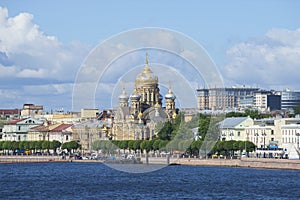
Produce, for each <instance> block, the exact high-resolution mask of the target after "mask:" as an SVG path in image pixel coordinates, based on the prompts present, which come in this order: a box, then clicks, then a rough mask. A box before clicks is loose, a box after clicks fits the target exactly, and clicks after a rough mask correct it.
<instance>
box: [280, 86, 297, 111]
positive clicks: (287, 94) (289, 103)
mask: <svg viewBox="0 0 300 200" xmlns="http://www.w3.org/2000/svg"><path fill="white" fill-rule="evenodd" d="M280 93H281V108H282V109H285V110H288V109H293V108H294V107H296V106H298V105H300V92H299V91H292V90H289V89H285V90H283V91H282V92H280Z"/></svg>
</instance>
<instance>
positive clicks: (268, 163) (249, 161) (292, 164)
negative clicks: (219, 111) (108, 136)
mask: <svg viewBox="0 0 300 200" xmlns="http://www.w3.org/2000/svg"><path fill="white" fill-rule="evenodd" d="M142 162H143V163H146V159H145V158H142ZM169 163H170V164H178V165H192V166H225V167H246V168H265V169H294V170H300V160H288V159H267V158H242V159H197V158H179V159H177V158H170V160H169ZM149 164H167V159H166V158H155V157H149Z"/></svg>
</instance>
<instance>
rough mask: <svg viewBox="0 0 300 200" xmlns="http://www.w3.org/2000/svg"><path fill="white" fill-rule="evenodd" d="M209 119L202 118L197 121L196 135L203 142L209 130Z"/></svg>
mask: <svg viewBox="0 0 300 200" xmlns="http://www.w3.org/2000/svg"><path fill="white" fill-rule="evenodd" d="M209 124H210V117H203V118H201V119H200V120H199V128H198V133H199V136H200V137H201V139H202V140H204V138H205V136H206V133H207V131H208V129H209Z"/></svg>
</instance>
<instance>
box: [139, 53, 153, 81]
mask: <svg viewBox="0 0 300 200" xmlns="http://www.w3.org/2000/svg"><path fill="white" fill-rule="evenodd" d="M147 56H148V54H146V64H145V67H144V69H143V71H142V72H141V73H140V74H138V75H137V77H136V79H135V83H136V84H157V83H158V77H157V76H155V75H154V74H153V72H152V71H151V69H150V68H149V66H148V57H147Z"/></svg>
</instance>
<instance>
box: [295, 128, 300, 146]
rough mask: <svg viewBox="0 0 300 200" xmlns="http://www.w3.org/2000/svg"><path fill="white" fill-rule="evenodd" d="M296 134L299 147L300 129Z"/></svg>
mask: <svg viewBox="0 0 300 200" xmlns="http://www.w3.org/2000/svg"><path fill="white" fill-rule="evenodd" d="M296 136H297V147H298V149H299V136H300V133H299V130H298V131H297V133H296Z"/></svg>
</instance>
